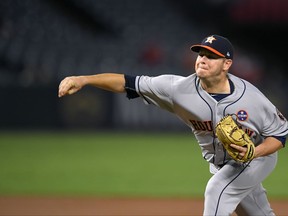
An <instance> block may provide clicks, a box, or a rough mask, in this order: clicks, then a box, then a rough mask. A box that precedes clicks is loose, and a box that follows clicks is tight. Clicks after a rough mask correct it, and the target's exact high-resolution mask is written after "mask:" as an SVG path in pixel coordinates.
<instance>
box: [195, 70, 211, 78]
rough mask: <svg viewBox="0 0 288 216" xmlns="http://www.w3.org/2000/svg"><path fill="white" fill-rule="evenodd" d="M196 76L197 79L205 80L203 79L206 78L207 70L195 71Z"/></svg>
mask: <svg viewBox="0 0 288 216" xmlns="http://www.w3.org/2000/svg"><path fill="white" fill-rule="evenodd" d="M196 75H197V76H198V77H199V78H205V77H207V75H208V71H207V70H205V69H201V68H200V69H199V68H198V69H197V70H196Z"/></svg>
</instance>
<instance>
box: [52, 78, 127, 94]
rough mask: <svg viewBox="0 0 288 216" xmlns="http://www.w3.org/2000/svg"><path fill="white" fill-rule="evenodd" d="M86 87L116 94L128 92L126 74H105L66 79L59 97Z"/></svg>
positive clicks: (63, 81)
mask: <svg viewBox="0 0 288 216" xmlns="http://www.w3.org/2000/svg"><path fill="white" fill-rule="evenodd" d="M86 85H90V86H94V87H96V88H100V89H104V90H107V91H111V92H115V93H125V92H126V91H125V78H124V74H115V73H103V74H96V75H87V76H70V77H66V78H65V79H63V80H62V81H61V83H60V85H59V89H58V97H63V96H65V95H71V94H74V93H76V92H78V91H79V90H80V89H82V88H83V87H84V86H86Z"/></svg>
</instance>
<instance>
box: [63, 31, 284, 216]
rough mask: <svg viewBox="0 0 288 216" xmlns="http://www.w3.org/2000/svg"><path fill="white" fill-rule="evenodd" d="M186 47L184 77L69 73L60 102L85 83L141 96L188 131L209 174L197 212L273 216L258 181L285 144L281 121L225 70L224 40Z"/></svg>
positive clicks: (228, 50) (229, 57)
mask: <svg viewBox="0 0 288 216" xmlns="http://www.w3.org/2000/svg"><path fill="white" fill-rule="evenodd" d="M191 50H192V51H194V52H197V53H198V56H197V59H196V62H195V73H193V74H191V75H190V76H187V77H183V76H177V75H161V76H156V77H149V76H144V75H143V76H129V75H127V74H117V73H104V74H96V75H89V76H72V77H67V78H65V79H64V80H63V81H62V82H61V83H60V85H59V92H58V94H59V97H62V96H65V95H71V94H74V93H75V92H77V91H79V90H80V89H81V88H82V87H84V86H86V85H91V86H94V87H96V88H101V89H105V90H108V91H112V92H116V93H126V95H127V97H128V98H129V99H133V98H137V97H141V98H142V99H143V100H144V102H145V103H146V104H153V105H156V106H158V107H159V108H161V109H164V110H167V111H169V112H171V113H173V114H175V115H177V116H178V117H179V119H180V120H181V121H183V123H185V124H186V125H187V126H188V127H190V128H191V131H192V132H193V133H194V135H195V137H196V139H197V140H198V143H199V145H200V147H201V150H202V155H203V158H204V159H205V160H206V161H207V162H209V164H210V172H211V173H212V174H213V176H212V177H211V178H210V180H209V181H208V183H207V186H206V189H205V203H204V212H203V215H207V216H208V215H209V216H211V215H221V216H224V215H226V216H228V215H231V214H232V213H233V212H236V213H237V214H238V215H251V216H255V215H274V213H273V210H272V209H271V207H270V204H269V202H268V199H267V196H266V191H265V189H264V188H263V186H262V181H263V180H264V179H265V178H266V177H267V176H268V175H269V174H270V173H271V172H272V171H273V169H274V168H275V166H276V163H277V151H278V150H280V149H281V148H283V147H284V146H285V142H286V135H287V133H288V123H287V120H286V119H285V117H284V116H283V115H282V114H281V113H280V112H279V110H278V109H277V108H276V107H275V106H274V105H273V104H272V103H271V102H270V101H269V99H268V98H266V97H265V96H264V95H263V94H262V93H261V92H260V91H259V89H257V88H256V87H255V86H253V85H252V84H251V83H249V82H247V81H245V80H243V79H241V78H239V77H236V76H234V75H232V74H230V73H229V69H230V67H231V65H232V62H233V47H232V44H231V43H230V41H229V40H228V39H227V38H225V37H222V36H219V35H210V36H208V37H206V38H204V40H203V41H202V42H201V43H199V44H196V45H193V46H192V47H191Z"/></svg>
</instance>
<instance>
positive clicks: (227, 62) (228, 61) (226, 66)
mask: <svg viewBox="0 0 288 216" xmlns="http://www.w3.org/2000/svg"><path fill="white" fill-rule="evenodd" d="M232 63H233V61H232V59H225V60H224V65H223V67H224V68H223V69H224V70H225V71H226V70H229V68H230V67H231V65H232Z"/></svg>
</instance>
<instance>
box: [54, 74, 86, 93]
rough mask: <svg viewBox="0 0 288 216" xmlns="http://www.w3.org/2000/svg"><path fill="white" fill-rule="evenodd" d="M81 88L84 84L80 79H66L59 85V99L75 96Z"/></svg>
mask: <svg viewBox="0 0 288 216" xmlns="http://www.w3.org/2000/svg"><path fill="white" fill-rule="evenodd" d="M81 88H82V84H81V80H80V78H79V77H66V78H65V79H64V80H62V81H61V83H60V85H59V90H58V97H63V96H65V95H71V94H74V93H76V92H77V91H79V90H80V89H81Z"/></svg>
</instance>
